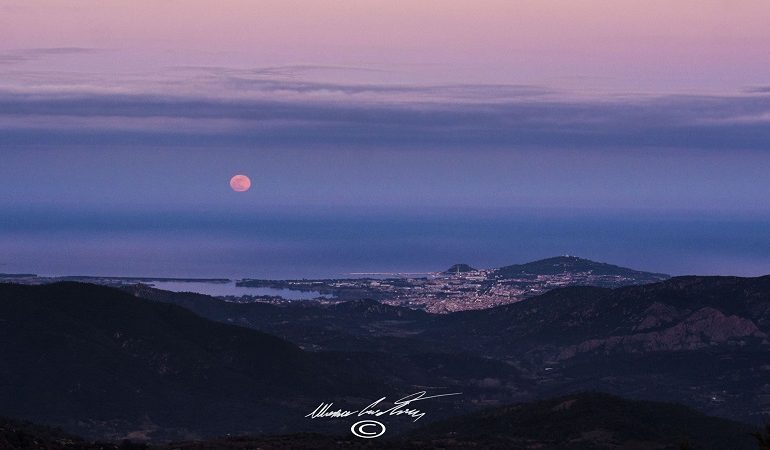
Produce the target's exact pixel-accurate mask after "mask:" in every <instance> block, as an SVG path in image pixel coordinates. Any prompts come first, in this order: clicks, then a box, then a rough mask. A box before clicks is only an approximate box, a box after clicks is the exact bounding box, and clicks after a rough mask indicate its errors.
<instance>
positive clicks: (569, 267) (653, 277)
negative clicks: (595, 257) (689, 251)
mask: <svg viewBox="0 0 770 450" xmlns="http://www.w3.org/2000/svg"><path fill="white" fill-rule="evenodd" d="M561 273H572V274H574V273H590V274H592V275H597V276H619V277H628V278H634V279H637V280H639V283H641V282H655V281H662V280H665V279H667V278H669V275H666V274H663V273H651V272H642V271H639V270H633V269H628V268H626V267H620V266H615V265H612V264H607V263H601V262H596V261H591V260H590V259H584V258H578V257H577V256H557V257H554V258H547V259H541V260H539V261H533V262H529V263H526V264H514V265H510V266H505V267H500V268H499V269H496V270H495V271H494V272H493V273H492V275H493V276H494V277H497V278H513V277H519V276H526V275H557V274H561ZM639 283H637V284H639Z"/></svg>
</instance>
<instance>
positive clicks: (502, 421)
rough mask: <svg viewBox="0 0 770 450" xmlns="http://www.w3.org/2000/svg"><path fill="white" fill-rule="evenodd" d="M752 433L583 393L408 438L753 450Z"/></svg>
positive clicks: (466, 443) (453, 422) (681, 411)
mask: <svg viewBox="0 0 770 450" xmlns="http://www.w3.org/2000/svg"><path fill="white" fill-rule="evenodd" d="M756 431H757V430H756V429H754V428H753V427H750V426H747V425H745V424H742V423H738V422H732V421H729V420H725V419H719V418H715V417H709V416H706V415H704V414H701V413H698V412H696V411H693V410H692V409H689V408H687V407H684V406H681V405H675V404H670V403H658V402H646V401H630V400H625V399H621V398H618V397H614V396H611V395H606V394H594V393H588V394H576V395H568V396H564V397H560V398H555V399H550V400H543V401H538V402H532V403H524V404H517V405H512V406H506V407H502V408H495V409H490V410H485V411H480V412H478V413H474V414H471V415H467V416H463V417H457V418H452V419H448V420H446V421H442V422H438V423H435V424H431V425H428V426H427V427H425V428H423V429H420V430H417V431H415V432H413V433H412V434H411V435H410V436H411V437H413V439H431V440H432V441H433V443H435V444H444V443H447V444H450V445H449V446H450V447H451V446H456V447H458V448H470V447H473V446H476V445H478V443H483V444H482V445H483V446H484V448H501V449H502V448H544V449H581V450H582V449H597V450H599V449H607V448H622V449H629V450H632V449H672V450H675V449H679V448H681V446H682V445H688V446H687V447H686V448H692V449H710V450H720V449H723V450H740V449H746V450H749V449H751V450H753V449H756V448H757V446H756V441H755V439H754V438H753V437H752V436H751V433H752V432H756Z"/></svg>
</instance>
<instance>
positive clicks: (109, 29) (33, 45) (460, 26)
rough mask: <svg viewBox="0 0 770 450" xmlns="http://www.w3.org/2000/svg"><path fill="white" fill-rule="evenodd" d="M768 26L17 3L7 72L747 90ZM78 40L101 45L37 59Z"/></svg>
mask: <svg viewBox="0 0 770 450" xmlns="http://www.w3.org/2000/svg"><path fill="white" fill-rule="evenodd" d="M768 23H770V2H768V1H766V0H741V1H729V0H676V1H671V0H581V1H575V0H524V1H511V0H487V1H461V0H420V1H409V2H407V1H403V2H396V1H392V0H389V1H379V0H333V1H332V0H305V1H298V0H295V1H291V0H262V1H246V0H225V1H204V0H184V1H183V0H167V1H155V0H152V1H145V0H126V1H109V2H105V1H100V0H80V1H73V2H69V1H61V0H36V1H34V2H30V1H28V0H6V1H4V2H3V3H2V5H0V70H3V71H4V72H6V77H5V78H6V87H7V84H8V83H15V85H16V86H14V87H23V85H24V84H25V83H37V84H38V85H40V84H45V82H44V80H45V76H44V75H42V74H44V73H46V72H51V73H54V72H57V73H58V75H57V78H56V81H51V82H50V83H51V84H56V83H62V81H61V78H62V77H61V74H62V72H65V73H67V72H74V73H89V74H98V75H99V76H100V77H102V78H103V79H109V78H110V77H125V76H128V74H134V75H135V74H137V73H144V74H146V73H160V72H165V71H170V70H172V69H173V68H174V67H177V66H220V67H228V68H240V69H244V68H255V67H270V66H283V65H298V64H299V65H322V66H335V68H334V69H330V68H325V69H318V68H316V69H313V70H306V69H303V70H294V72H292V73H290V74H288V75H290V76H294V77H301V78H307V79H313V80H321V81H332V82H378V83H382V82H386V83H424V84H431V83H511V84H533V85H541V86H542V85H544V86H550V87H556V88H563V89H569V90H581V89H582V90H588V91H590V90H596V89H598V90H612V91H621V92H634V93H636V92H655V93H660V92H671V91H688V92H693V91H698V92H703V91H712V92H725V91H729V92H734V91H738V90H741V89H743V88H746V87H750V86H755V85H766V84H770V83H769V82H768V80H770V59H769V58H767V49H768V48H770V27H768V26H767V24H768ZM64 47H77V48H87V49H94V50H96V51H93V52H61V53H60V54H45V55H41V54H33V55H30V54H29V51H30V49H45V48H64ZM360 69H367V70H360ZM369 69H372V70H369ZM30 74H36V77H32V76H31V75H30ZM284 75H286V74H284ZM8 80H11V81H8ZM13 80H15V81H13ZM30 80H33V81H30ZM41 80H43V81H41ZM52 80H53V78H52ZM19 85H21V86H19Z"/></svg>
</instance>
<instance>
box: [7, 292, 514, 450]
mask: <svg viewBox="0 0 770 450" xmlns="http://www.w3.org/2000/svg"><path fill="white" fill-rule="evenodd" d="M195 298H197V299H198V300H201V301H202V302H203V303H206V302H208V303H209V305H208V306H209V307H213V306H212V305H213V303H210V302H219V300H214V299H211V298H207V297H205V296H201V297H195ZM188 300H189V299H188ZM192 302H193V303H194V302H195V301H194V300H193V301H192ZM263 306H270V305H263ZM331 310H332V311H333V313H334V314H336V315H338V317H348V318H350V319H349V320H351V321H352V318H353V317H358V316H361V317H366V316H367V314H368V311H370V312H371V314H375V315H384V316H386V317H398V314H399V313H400V312H401V310H400V309H398V308H395V309H394V308H392V307H387V306H384V305H380V304H377V303H372V302H368V301H364V302H352V303H349V304H343V305H337V306H335V307H333V308H331ZM417 314H420V313H417ZM422 314H425V313H422ZM287 317H288V316H287ZM288 320H291V319H288ZM0 324H2V327H0V414H4V415H8V416H12V417H18V418H22V419H25V420H32V421H35V422H39V423H44V424H55V425H60V426H62V427H64V428H65V429H67V430H68V431H71V432H76V433H78V434H82V435H86V436H89V437H101V438H123V437H132V438H150V439H180V438H190V437H200V436H212V435H218V434H224V433H231V434H241V433H246V432H248V433H259V432H280V431H282V430H295V431H300V430H312V429H314V427H316V428H319V427H321V428H322V426H321V424H320V423H316V422H312V421H309V420H307V419H305V418H304V415H305V414H307V413H308V412H310V411H312V410H313V409H314V408H315V407H316V406H317V405H318V404H319V403H320V402H321V401H332V400H334V401H336V402H339V403H345V402H350V403H353V404H359V403H361V402H365V401H366V400H368V401H373V400H375V399H376V398H378V397H379V396H381V395H388V396H392V395H398V394H401V395H405V394H407V393H412V392H415V391H419V390H423V389H424V388H425V387H426V386H439V387H444V388H454V389H455V390H456V391H461V392H466V393H468V395H469V396H471V397H474V396H479V395H481V393H484V395H494V396H495V397H496V398H501V399H504V398H509V399H511V398H515V397H516V395H518V394H517V393H515V392H512V391H510V390H509V389H507V388H506V387H505V386H487V385H486V384H484V383H483V380H485V379H488V378H489V377H491V376H493V375H494V376H502V377H505V378H506V379H508V380H511V382H512V383H514V384H516V385H519V386H522V388H523V386H526V385H527V384H528V383H529V382H528V381H526V380H523V379H521V377H520V376H519V374H518V370H517V369H516V368H515V367H513V366H511V365H509V364H506V363H504V362H501V361H496V360H493V359H488V358H481V357H477V356H474V355H469V354H464V353H462V352H451V353H450V352H420V351H418V350H417V349H412V350H411V351H409V352H401V353H397V352H377V351H375V350H376V347H373V348H368V347H367V346H366V345H364V344H362V345H361V349H359V350H356V351H352V350H351V351H345V352H342V351H338V352H306V351H303V350H301V349H300V348H298V347H296V346H295V345H294V344H291V343H289V342H287V341H285V340H283V339H280V338H278V337H275V336H272V335H269V334H265V333H262V332H258V331H255V330H249V329H246V328H244V327H238V326H232V325H227V324H221V323H216V322H212V321H209V320H206V319H204V318H202V317H200V316H198V315H196V314H194V313H193V312H191V311H189V310H187V309H184V308H181V307H179V306H176V305H170V304H164V303H161V302H157V301H151V300H146V299H141V298H137V297H134V296H132V295H129V294H128V293H125V292H122V291H119V290H116V289H113V288H107V287H101V286H96V285H88V284H79V283H56V284H51V285H42V286H21V285H10V284H0ZM302 325H303V323H302V320H301V318H300V319H298V322H297V326H298V327H301V326H302ZM316 330H317V333H318V336H323V329H322V327H316ZM378 345H379V346H380V347H383V348H385V347H387V346H388V345H387V343H380V344H378ZM447 405H448V406H447V408H444V407H443V405H442V403H441V402H436V404H435V405H434V409H433V410H432V412H431V413H432V415H433V416H434V417H436V418H438V417H442V416H446V415H447V414H449V413H451V407H452V404H451V403H447ZM445 409H446V411H445Z"/></svg>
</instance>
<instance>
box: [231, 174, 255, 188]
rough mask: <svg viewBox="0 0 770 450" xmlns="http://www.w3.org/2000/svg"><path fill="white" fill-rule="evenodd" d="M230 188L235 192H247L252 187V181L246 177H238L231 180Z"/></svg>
mask: <svg viewBox="0 0 770 450" xmlns="http://www.w3.org/2000/svg"><path fill="white" fill-rule="evenodd" d="M230 187H231V188H233V190H234V191H235V192H246V191H248V190H249V188H250V187H251V180H250V179H249V177H247V176H246V175H236V176H234V177H232V178H230Z"/></svg>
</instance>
